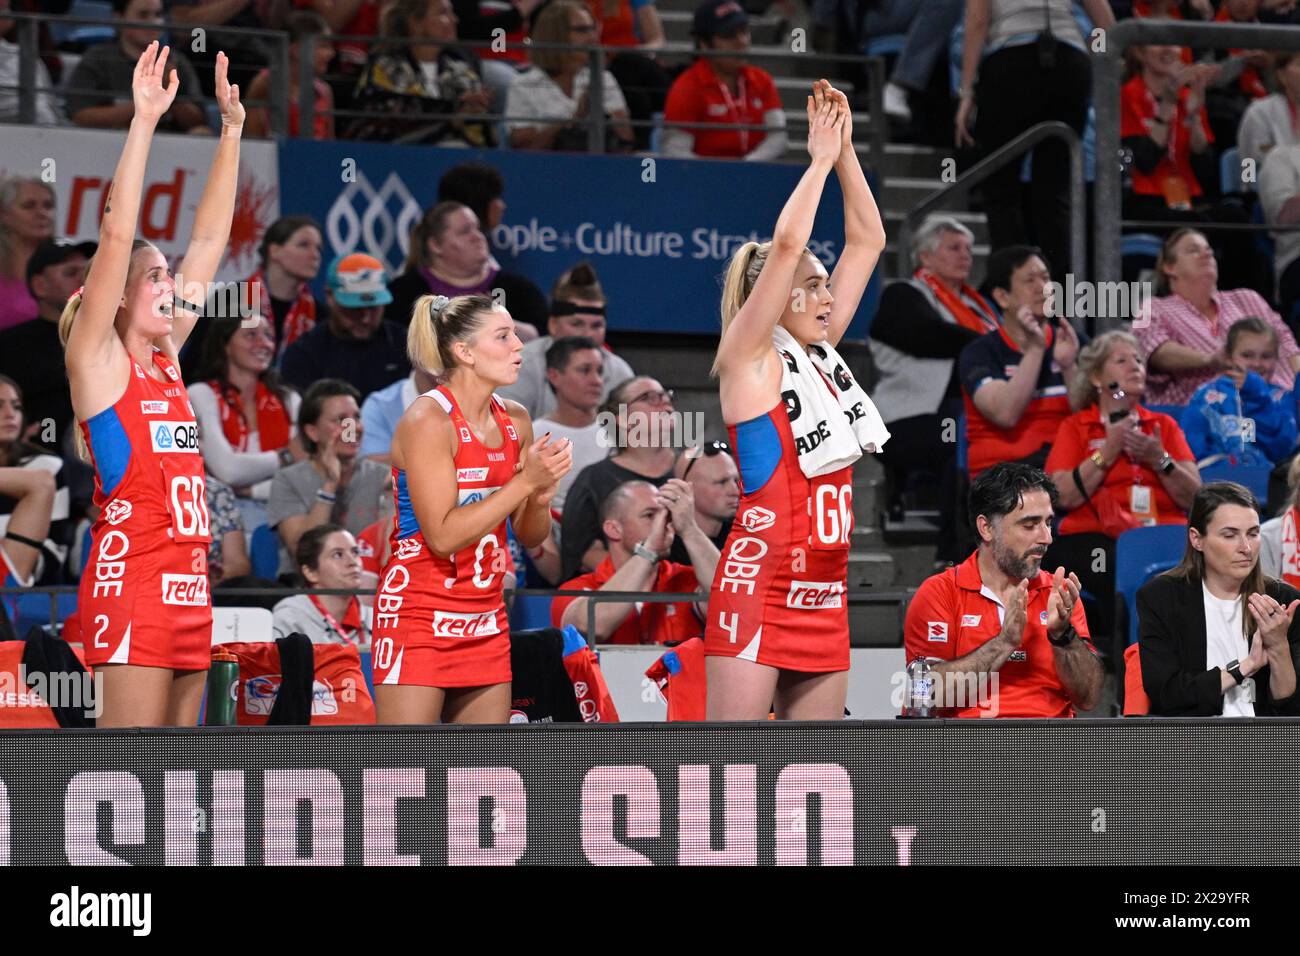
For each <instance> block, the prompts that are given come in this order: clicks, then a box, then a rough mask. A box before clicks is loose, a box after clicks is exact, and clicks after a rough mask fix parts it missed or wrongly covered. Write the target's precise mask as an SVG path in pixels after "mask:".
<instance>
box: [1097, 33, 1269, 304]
mask: <svg viewBox="0 0 1300 956" xmlns="http://www.w3.org/2000/svg"><path fill="white" fill-rule="evenodd" d="M1180 54H1181V48H1179V47H1176V46H1146V47H1133V48H1132V50H1131V57H1130V60H1131V62H1133V63H1135V64H1136V72H1135V73H1134V75H1133V78H1132V79H1130V80H1129V81H1128V82H1127V83H1125V84H1124V87H1123V89H1122V90H1121V91H1120V137H1121V142H1122V145H1123V146H1124V149H1125V151H1126V156H1127V155H1131V156H1132V165H1131V166H1130V167H1129V169H1128V172H1129V174H1130V176H1131V179H1132V185H1131V186H1129V187H1128V188H1126V189H1125V191H1124V200H1123V213H1124V218H1125V219H1146V220H1151V219H1154V220H1160V221H1164V222H1210V221H1223V222H1243V223H1244V222H1246V221H1247V216H1246V214H1245V212H1244V211H1242V210H1241V209H1240V208H1239V207H1236V206H1230V205H1226V204H1223V203H1219V204H1217V205H1214V206H1210V205H1209V204H1208V202H1209V201H1208V199H1206V197H1205V190H1204V189H1203V184H1206V183H1211V184H1212V183H1216V182H1217V181H1218V169H1217V167H1216V164H1215V161H1214V153H1213V151H1212V150H1211V149H1210V146H1211V144H1212V143H1213V142H1214V135H1213V133H1212V132H1211V130H1210V123H1209V118H1208V116H1207V114H1206V112H1205V105H1204V104H1205V88H1206V86H1207V84H1209V83H1210V82H1211V81H1212V79H1213V77H1214V76H1215V74H1216V73H1217V71H1218V70H1219V67H1217V66H1215V65H1213V64H1208V63H1197V64H1187V63H1184V62H1183V61H1182V59H1181V55H1180ZM1225 236H1226V237H1225V238H1223V239H1222V240H1220V241H1219V243H1218V245H1219V246H1220V248H1221V252H1222V255H1223V257H1224V263H1225V272H1227V273H1228V274H1229V276H1230V277H1231V278H1232V281H1233V282H1234V284H1239V285H1258V286H1259V287H1260V288H1266V287H1267V288H1271V282H1272V279H1271V270H1267V269H1266V268H1264V266H1266V265H1267V264H1263V265H1261V264H1260V263H1258V262H1257V257H1254V254H1253V249H1254V245H1253V241H1252V239H1251V237H1250V236H1249V235H1247V234H1244V233H1243V234H1241V235H1239V236H1234V235H1232V234H1225ZM1265 272H1269V274H1270V275H1269V276H1266V275H1265ZM1266 282H1267V283H1268V285H1267V286H1266V285H1265V283H1266Z"/></svg>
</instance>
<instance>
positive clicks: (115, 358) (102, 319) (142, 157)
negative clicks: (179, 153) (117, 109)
mask: <svg viewBox="0 0 1300 956" xmlns="http://www.w3.org/2000/svg"><path fill="white" fill-rule="evenodd" d="M168 52H169V51H168V48H167V47H163V48H162V50H161V52H160V51H159V49H158V42H157V41H154V42H153V43H151V44H149V46H147V47H146V48H145V51H144V52H143V53H141V54H140V59H139V60H137V61H136V64H135V74H134V76H133V77H132V79H131V94H132V96H133V98H134V100H135V116H134V117H133V118H132V120H131V126H130V129H129V131H128V132H127V134H126V145H125V146H124V147H123V148H122V156H121V158H120V159H119V160H118V161H117V169H116V171H115V172H114V173H113V184H112V186H111V187H110V188H109V195H108V199H107V200H106V201H105V203H104V216H103V218H102V219H101V220H100V224H99V249H98V251H96V253H95V260H94V265H93V267H92V268H91V270H90V274H89V275H87V276H86V284H85V287H84V290H83V292H82V297H81V308H80V309H79V310H78V312H77V321H76V323H75V324H74V325H73V326H72V331H71V333H70V334H69V335H68V344H67V349H66V361H67V364H68V372H69V375H70V377H71V380H72V384H73V388H74V392H73V404H74V406H76V410H77V414H78V416H79V417H81V418H82V419H83V420H84V419H86V418H88V417H89V415H91V414H95V413H97V412H99V411H102V410H103V407H104V406H103V404H102V401H103V398H104V397H108V398H109V399H110V401H109V404H111V401H112V397H111V396H98V395H95V394H91V395H86V394H85V391H86V390H87V388H86V387H87V386H88V387H89V390H90V391H92V392H94V391H96V390H95V389H94V384H95V383H96V382H97V381H102V379H101V378H100V377H99V376H98V375H97V374H95V373H98V372H102V371H104V370H105V369H104V367H105V366H108V365H110V364H117V363H121V365H122V369H126V368H128V366H127V365H126V362H127V356H126V349H125V347H124V346H123V345H122V342H121V339H119V338H118V336H117V332H116V330H115V329H114V327H113V321H114V319H115V318H116V317H117V307H118V304H119V303H120V302H121V301H122V293H123V291H124V290H125V289H126V273H127V269H128V267H129V266H130V263H131V245H132V243H133V242H134V241H135V224H136V220H137V219H138V218H139V215H140V193H141V190H142V188H143V184H144V169H145V165H146V164H147V163H148V161H149V147H150V145H151V144H152V143H153V133H154V129H155V127H157V125H158V120H159V119H160V118H161V117H162V115H163V114H164V113H166V112H167V110H168V109H169V108H170V107H171V104H172V100H174V99H175V98H176V92H177V90H178V89H179V88H180V80H179V79H178V78H177V76H176V71H175V70H172V71H171V77H170V80H169V82H168V84H167V86H166V87H164V86H163V82H162V81H163V74H164V71H165V69H166V65H167V54H168ZM104 378H109V379H112V380H113V381H114V382H115V381H116V380H117V378H118V376H117V375H113V374H109V375H107V376H104ZM105 384H109V385H111V383H105ZM87 404H89V405H90V406H92V407H86V405H87Z"/></svg>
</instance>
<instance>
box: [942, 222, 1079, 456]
mask: <svg viewBox="0 0 1300 956" xmlns="http://www.w3.org/2000/svg"><path fill="white" fill-rule="evenodd" d="M987 272H988V278H987V280H986V284H987V287H988V288H989V289H990V290H991V294H992V296H993V300H994V301H995V302H996V303H997V304H998V307H999V308H1001V309H1002V325H1001V326H1000V327H999V328H998V330H997V331H996V332H986V333H985V334H984V335H981V336H980V337H979V338H978V339H976V340H975V341H974V342H971V343H970V344H969V345H967V346H966V347H965V348H963V349H962V351H961V355H960V357H959V358H958V374H959V375H960V376H961V382H962V387H963V389H964V390H965V402H966V432H967V435H968V437H969V452H968V455H967V458H968V462H967V464H968V468H969V471H970V474H971V477H974V476H975V475H978V474H979V473H980V472H981V471H983V470H984V469H985V468H988V467H989V466H990V465H993V464H996V463H997V462H1000V461H1022V462H1025V463H1027V464H1031V465H1035V466H1036V467H1042V465H1043V462H1045V461H1046V460H1047V452H1048V450H1049V448H1050V446H1051V444H1052V441H1053V440H1054V439H1055V437H1056V429H1057V427H1058V426H1059V425H1060V424H1061V422H1062V421H1063V420H1064V419H1065V418H1066V416H1067V415H1069V414H1070V402H1069V399H1068V397H1067V395H1066V382H1067V381H1068V380H1069V378H1070V376H1071V375H1072V374H1073V372H1074V360H1075V358H1076V356H1078V354H1079V337H1078V335H1077V334H1076V333H1075V331H1074V327H1073V326H1072V325H1071V324H1070V323H1069V321H1067V320H1062V321H1060V322H1059V323H1052V322H1050V321H1049V320H1048V318H1047V316H1046V308H1047V292H1048V283H1049V282H1050V281H1051V272H1050V271H1049V267H1048V264H1047V262H1046V260H1045V259H1044V258H1043V255H1042V254H1041V253H1040V252H1039V251H1038V250H1037V249H1035V248H1033V247H1032V246H1010V247H1008V248H1006V249H999V250H997V251H996V252H994V253H993V255H991V256H989V261H988V266H987Z"/></svg>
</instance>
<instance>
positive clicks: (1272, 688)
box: [1137, 481, 1300, 717]
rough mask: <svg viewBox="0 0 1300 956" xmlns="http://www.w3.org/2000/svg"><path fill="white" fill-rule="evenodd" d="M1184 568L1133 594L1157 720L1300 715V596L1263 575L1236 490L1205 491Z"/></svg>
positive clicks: (1194, 511)
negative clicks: (1299, 614)
mask: <svg viewBox="0 0 1300 956" xmlns="http://www.w3.org/2000/svg"><path fill="white" fill-rule="evenodd" d="M1187 523H1188V528H1187V550H1186V551H1185V552H1184V554H1183V560H1182V563H1181V564H1179V565H1178V567H1176V568H1174V569H1173V570H1171V571H1166V572H1165V573H1164V574H1161V575H1159V576H1157V577H1155V578H1152V579H1151V580H1150V581H1148V582H1147V583H1146V584H1144V585H1143V586H1142V587H1141V588H1140V589H1139V590H1138V593H1137V612H1138V653H1139V656H1140V660H1141V662H1142V686H1143V689H1144V690H1145V691H1146V694H1147V697H1148V698H1149V699H1150V701H1151V710H1150V712H1151V714H1153V715H1155V716H1159V717H1220V716H1222V717H1272V716H1284V715H1285V716H1294V715H1296V714H1297V713H1300V698H1298V697H1297V696H1296V692H1295V691H1296V668H1297V666H1298V665H1297V663H1296V662H1297V660H1300V625H1297V624H1296V623H1295V621H1294V618H1295V611H1296V606H1297V604H1300V591H1297V590H1296V589H1295V588H1294V587H1292V586H1291V585H1289V584H1287V583H1285V582H1283V581H1278V580H1277V579H1276V578H1267V577H1265V576H1264V571H1263V569H1262V568H1261V565H1260V560H1259V557H1260V556H1259V552H1260V527H1259V504H1258V502H1256V501H1255V497H1254V496H1253V495H1252V494H1251V493H1250V492H1249V491H1247V490H1246V489H1245V488H1243V487H1242V486H1241V485H1238V484H1234V483H1232V482H1229V481H1215V482H1211V483H1210V484H1208V485H1205V486H1203V487H1202V488H1201V489H1200V490H1199V491H1197V493H1196V497H1195V499H1194V500H1193V501H1192V506H1191V513H1190V514H1189V515H1188V520H1187Z"/></svg>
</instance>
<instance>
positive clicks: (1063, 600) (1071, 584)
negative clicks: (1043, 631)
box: [1047, 568, 1082, 638]
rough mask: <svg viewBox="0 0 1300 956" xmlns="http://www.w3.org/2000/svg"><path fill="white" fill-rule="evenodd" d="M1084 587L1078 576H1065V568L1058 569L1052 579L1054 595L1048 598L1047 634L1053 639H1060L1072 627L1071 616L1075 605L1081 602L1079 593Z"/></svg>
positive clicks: (1071, 573) (1073, 574)
mask: <svg viewBox="0 0 1300 956" xmlns="http://www.w3.org/2000/svg"><path fill="white" fill-rule="evenodd" d="M1081 590H1082V586H1081V585H1080V584H1079V578H1078V576H1077V575H1076V574H1075V573H1074V572H1073V571H1071V572H1070V576H1069V577H1068V578H1067V577H1066V576H1065V568H1057V569H1056V575H1055V577H1053V578H1052V593H1051V594H1049V595H1048V597H1047V633H1048V635H1049V636H1051V637H1054V638H1055V637H1059V636H1060V635H1061V634H1063V633H1064V632H1065V629H1066V628H1067V627H1069V626H1070V615H1071V614H1073V613H1074V605H1075V604H1076V603H1077V602H1078V600H1079V592H1080V591H1081Z"/></svg>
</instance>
